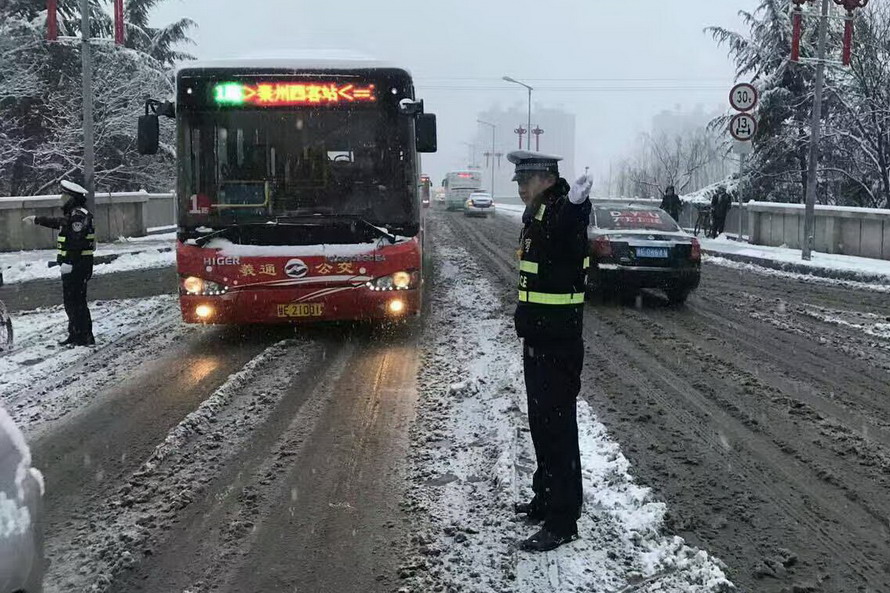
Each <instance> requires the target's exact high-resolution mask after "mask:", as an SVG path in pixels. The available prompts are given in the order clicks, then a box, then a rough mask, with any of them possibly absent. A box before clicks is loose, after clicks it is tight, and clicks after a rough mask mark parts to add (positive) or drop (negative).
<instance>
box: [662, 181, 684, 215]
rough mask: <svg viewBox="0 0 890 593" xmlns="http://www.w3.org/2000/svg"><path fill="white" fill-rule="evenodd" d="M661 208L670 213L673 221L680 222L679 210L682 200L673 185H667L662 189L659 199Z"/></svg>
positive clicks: (681, 207)
mask: <svg viewBox="0 0 890 593" xmlns="http://www.w3.org/2000/svg"><path fill="white" fill-rule="evenodd" d="M661 209H662V210H664V211H665V212H667V213H668V214H670V215H671V218H673V219H674V220H675V221H677V222H680V210H682V209H683V202H681V201H680V196H678V195H677V191H676V190H675V189H674V186H673V185H669V186H668V188H667V189H666V190H665V191H664V197H663V198H662V199H661Z"/></svg>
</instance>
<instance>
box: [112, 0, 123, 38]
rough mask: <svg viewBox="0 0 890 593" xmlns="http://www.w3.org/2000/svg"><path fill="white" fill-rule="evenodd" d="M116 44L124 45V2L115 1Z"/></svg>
mask: <svg viewBox="0 0 890 593" xmlns="http://www.w3.org/2000/svg"><path fill="white" fill-rule="evenodd" d="M114 42H115V43H116V44H118V45H123V44H124V0H114Z"/></svg>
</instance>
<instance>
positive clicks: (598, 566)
mask: <svg viewBox="0 0 890 593" xmlns="http://www.w3.org/2000/svg"><path fill="white" fill-rule="evenodd" d="M436 231H437V232H441V233H444V234H445V235H444V236H443V239H450V240H448V241H446V242H447V243H448V244H451V245H454V244H455V243H456V241H455V240H454V239H453V238H452V237H450V236H449V235H448V230H447V229H446V228H443V225H437V227H436ZM437 261H438V263H439V269H438V270H437V279H436V281H437V283H438V284H439V285H440V286H441V287H442V288H443V290H441V291H440V294H439V295H438V297H437V298H436V302H434V304H433V306H432V310H433V311H434V312H435V313H434V317H433V319H432V320H431V323H430V326H429V327H428V332H427V333H428V338H427V340H426V341H425V343H426V344H427V346H426V347H425V350H424V352H423V361H424V364H423V371H422V373H421V377H420V389H421V392H420V402H419V410H418V420H417V423H416V425H415V426H414V427H413V428H412V442H413V443H415V444H414V446H413V448H412V451H411V468H410V482H411V484H412V485H411V487H410V490H409V494H408V496H407V500H406V501H405V503H404V506H405V508H406V509H407V510H408V511H409V512H412V513H416V514H417V515H418V523H419V524H420V526H419V528H418V529H417V535H415V537H414V538H413V550H412V552H413V553H412V554H411V555H410V557H409V559H408V560H407V561H406V562H405V564H404V565H403V566H402V567H401V569H400V577H402V579H403V581H404V585H405V586H404V587H402V589H400V591H402V592H403V593H407V592H420V591H441V590H460V591H479V592H483V591H484V592H494V591H498V592H503V593H506V592H516V593H519V592H526V591H535V592H540V591H603V590H608V591H617V590H622V588H624V587H632V588H633V590H634V591H653V592H654V591H664V592H667V591H676V592H678V593H679V592H681V591H682V592H683V593H689V592H701V593H704V592H717V591H730V590H733V589H734V588H733V586H732V584H731V583H730V582H729V581H728V580H727V579H726V577H725V575H724V571H723V565H722V564H721V563H720V562H719V560H716V559H714V558H712V557H710V556H709V555H708V554H707V553H705V552H703V551H700V550H697V549H694V548H691V547H689V546H687V545H686V544H685V542H684V541H683V540H682V539H681V538H679V537H667V536H664V535H662V533H661V532H662V526H663V523H664V516H665V512H666V509H665V505H664V504H663V503H660V502H657V501H654V500H653V499H652V497H651V494H650V491H649V490H648V489H647V488H644V487H641V486H638V485H636V484H635V483H634V482H633V479H632V478H631V476H630V475H629V463H628V461H627V459H626V458H625V457H624V456H623V455H622V454H621V451H620V449H619V447H618V445H617V444H616V443H614V442H613V441H612V440H611V439H610V438H609V436H608V434H607V432H606V429H605V427H604V426H603V425H602V424H601V423H599V422H598V421H597V419H596V417H595V415H594V414H593V412H592V411H591V409H590V407H589V406H588V405H587V404H586V403H585V402H583V401H582V402H580V403H579V428H580V442H581V455H582V465H583V470H582V471H583V479H584V489H585V512H584V515H583V516H582V518H581V521H580V522H579V533H580V537H581V539H580V540H579V541H577V542H575V543H573V544H570V545H567V546H564V547H562V548H560V549H559V550H557V551H555V552H551V553H548V554H538V555H536V554H527V553H524V552H519V551H517V548H516V543H517V542H518V541H519V540H521V539H524V538H525V537H528V536H529V535H531V534H532V533H533V532H534V531H535V529H536V527H534V526H529V525H526V524H524V523H523V522H521V521H519V520H518V519H517V518H516V517H515V516H514V515H513V513H512V504H513V503H514V502H515V501H519V500H525V499H526V498H528V497H530V496H531V492H530V483H531V473H532V472H533V470H534V465H535V462H534V452H533V449H532V446H531V439H530V437H529V435H528V432H527V428H526V427H527V426H528V423H527V418H526V413H525V409H526V405H525V395H524V394H525V389H524V385H523V378H522V363H521V349H520V344H519V341H518V340H517V338H516V337H515V333H514V331H513V328H512V323H511V320H510V319H509V317H508V316H507V315H505V312H506V310H507V309H508V308H509V304H505V307H503V308H502V307H501V306H500V305H501V304H500V303H498V301H497V298H496V296H495V292H494V291H493V289H492V287H491V285H490V284H489V283H488V282H487V281H486V280H485V278H484V275H483V273H482V272H481V271H480V270H479V268H478V267H477V266H476V265H475V264H474V263H473V260H472V258H471V256H470V255H469V254H468V253H467V252H466V251H464V250H463V249H462V248H458V247H450V248H449V247H445V248H442V247H439V248H438V249H437ZM424 523H425V524H424Z"/></svg>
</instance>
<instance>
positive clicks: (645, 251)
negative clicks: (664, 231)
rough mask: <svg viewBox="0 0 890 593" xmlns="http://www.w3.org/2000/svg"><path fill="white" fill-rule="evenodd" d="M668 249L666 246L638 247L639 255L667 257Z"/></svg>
mask: <svg viewBox="0 0 890 593" xmlns="http://www.w3.org/2000/svg"><path fill="white" fill-rule="evenodd" d="M667 256H668V250H667V248H666V247H637V257H651V258H660V259H666V258H667Z"/></svg>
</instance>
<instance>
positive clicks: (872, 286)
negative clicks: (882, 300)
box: [704, 255, 890, 292]
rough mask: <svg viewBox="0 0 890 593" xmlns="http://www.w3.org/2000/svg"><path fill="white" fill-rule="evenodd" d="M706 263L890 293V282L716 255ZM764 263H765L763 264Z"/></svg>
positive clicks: (810, 281) (816, 282) (802, 280)
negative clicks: (839, 277) (818, 274)
mask: <svg viewBox="0 0 890 593" xmlns="http://www.w3.org/2000/svg"><path fill="white" fill-rule="evenodd" d="M704 261H705V262H707V263H711V264H715V265H718V266H723V267H724V268H732V269H734V270H742V271H745V272H753V273H755V274H761V275H764V276H775V277H776V278H784V279H790V280H799V281H800V282H806V283H809V284H832V285H835V286H841V287H844V288H848V289H851V290H870V291H872V292H890V281H888V283H887V284H880V283H873V282H862V281H858V280H842V279H838V278H826V277H824V276H817V275H814V274H811V273H801V272H790V271H786V270H783V269H775V268H773V267H764V266H763V265H759V264H753V263H746V262H741V261H735V260H732V259H727V258H725V257H721V256H716V255H706V256H705V260H704ZM761 263H763V262H761ZM777 267H781V266H777Z"/></svg>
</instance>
